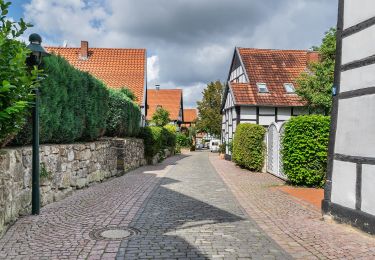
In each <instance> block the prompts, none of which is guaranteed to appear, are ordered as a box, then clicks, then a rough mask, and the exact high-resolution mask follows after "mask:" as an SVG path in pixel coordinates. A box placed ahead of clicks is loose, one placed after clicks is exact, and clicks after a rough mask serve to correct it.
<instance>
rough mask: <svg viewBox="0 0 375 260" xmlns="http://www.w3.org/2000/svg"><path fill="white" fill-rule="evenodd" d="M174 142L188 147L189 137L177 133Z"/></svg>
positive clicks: (189, 143)
mask: <svg viewBox="0 0 375 260" xmlns="http://www.w3.org/2000/svg"><path fill="white" fill-rule="evenodd" d="M176 144H177V145H178V146H180V147H190V146H191V139H190V138H189V137H188V136H186V135H185V134H184V133H177V134H176Z"/></svg>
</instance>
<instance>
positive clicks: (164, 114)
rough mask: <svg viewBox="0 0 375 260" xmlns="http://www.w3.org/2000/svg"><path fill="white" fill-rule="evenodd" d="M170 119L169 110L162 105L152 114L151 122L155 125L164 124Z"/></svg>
mask: <svg viewBox="0 0 375 260" xmlns="http://www.w3.org/2000/svg"><path fill="white" fill-rule="evenodd" d="M170 121H171V120H170V118H169V112H168V111H167V110H165V109H164V108H162V107H158V108H157V109H156V111H155V113H154V114H153V116H152V122H153V123H154V124H155V125H156V126H165V125H167V124H168V123H169V122H170Z"/></svg>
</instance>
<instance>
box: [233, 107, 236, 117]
mask: <svg viewBox="0 0 375 260" xmlns="http://www.w3.org/2000/svg"><path fill="white" fill-rule="evenodd" d="M232 118H233V119H235V118H237V112H236V108H234V107H233V108H232Z"/></svg>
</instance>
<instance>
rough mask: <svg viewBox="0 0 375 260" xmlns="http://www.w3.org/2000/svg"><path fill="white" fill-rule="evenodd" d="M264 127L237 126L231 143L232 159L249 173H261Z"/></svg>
mask: <svg viewBox="0 0 375 260" xmlns="http://www.w3.org/2000/svg"><path fill="white" fill-rule="evenodd" d="M265 133H266V130H265V129H264V127H262V126H260V125H256V124H239V125H238V126H237V129H236V134H235V135H234V141H233V154H232V159H233V161H234V162H235V163H237V164H238V165H239V166H241V167H244V168H246V169H249V170H251V171H261V170H262V168H263V164H264V156H265V143H264V135H265Z"/></svg>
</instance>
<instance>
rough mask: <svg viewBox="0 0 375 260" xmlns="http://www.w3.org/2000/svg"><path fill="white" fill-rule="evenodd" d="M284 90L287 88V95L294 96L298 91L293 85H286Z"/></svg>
mask: <svg viewBox="0 0 375 260" xmlns="http://www.w3.org/2000/svg"><path fill="white" fill-rule="evenodd" d="M284 88H285V91H286V93H288V94H292V93H295V92H296V89H295V88H294V86H293V84H292V83H285V84H284Z"/></svg>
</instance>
